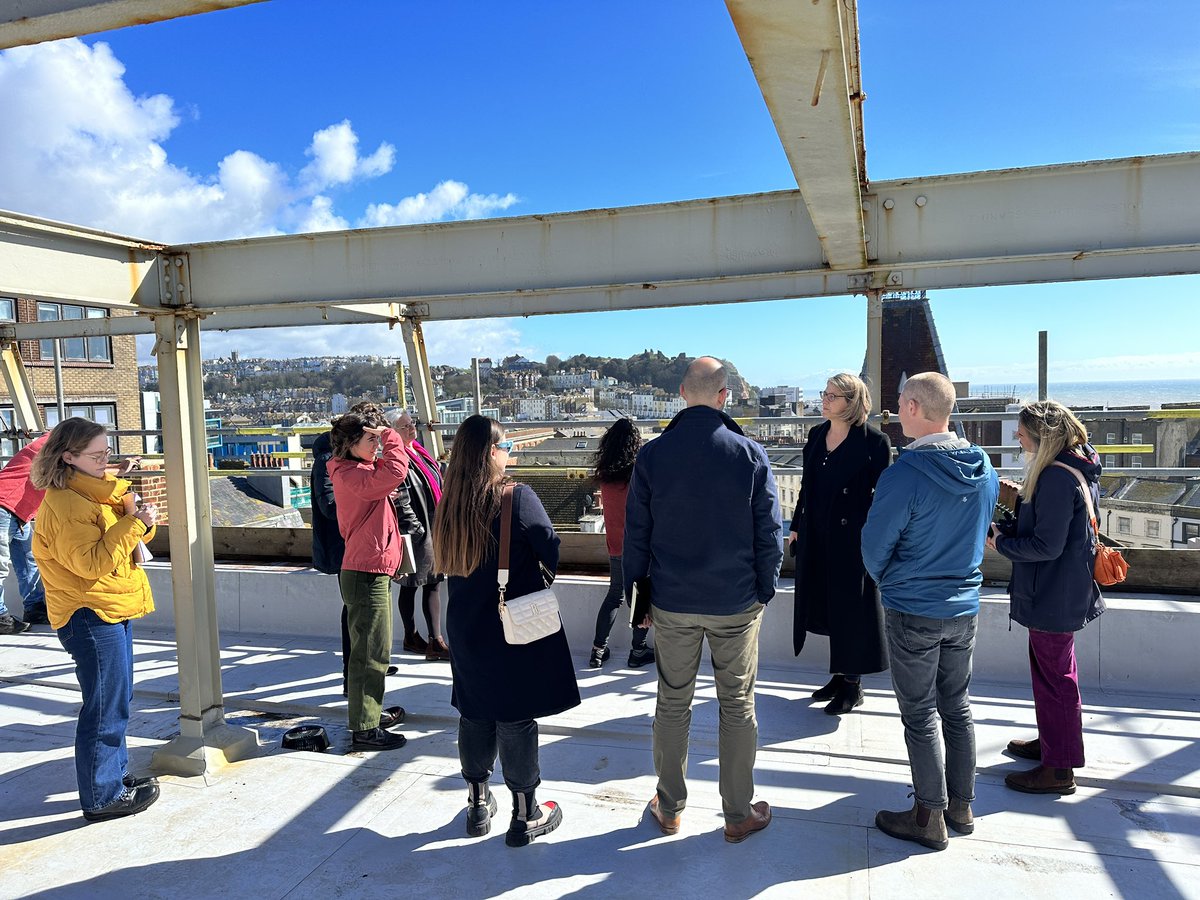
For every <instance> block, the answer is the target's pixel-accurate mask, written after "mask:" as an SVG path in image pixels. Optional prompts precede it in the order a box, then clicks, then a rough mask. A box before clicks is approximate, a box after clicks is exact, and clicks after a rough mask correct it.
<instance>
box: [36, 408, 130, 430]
mask: <svg viewBox="0 0 1200 900" xmlns="http://www.w3.org/2000/svg"><path fill="white" fill-rule="evenodd" d="M66 410H67V418H72V417H75V416H78V417H79V418H81V419H91V420H92V421H93V422H99V423H100V424H101V425H107V426H108V427H109V428H116V427H117V407H116V404H113V403H68V404H67V405H66ZM42 416H43V418H44V419H45V420H46V427H47V428H53V427H54V426H55V425H57V424H58V407H57V406H55V405H52V406H46V407H43V409H42Z"/></svg>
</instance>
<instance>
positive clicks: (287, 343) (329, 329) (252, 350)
mask: <svg viewBox="0 0 1200 900" xmlns="http://www.w3.org/2000/svg"><path fill="white" fill-rule="evenodd" d="M424 333H425V347H426V351H427V352H428V354H429V360H430V362H431V363H432V364H433V365H456V366H465V365H467V364H468V363H469V362H470V361H471V357H472V356H490V357H492V358H493V359H496V358H499V357H503V356H510V355H512V354H514V353H521V354H526V355H528V354H529V353H531V352H532V351H531V349H530V348H529V347H527V346H525V345H524V343H523V338H522V335H521V332H520V331H519V330H518V329H517V328H515V327H513V325H511V324H509V323H508V322H506V321H504V320H501V319H491V320H483V321H470V322H465V321H464V322H458V321H455V322H429V323H427V324H426V325H425V327H424ZM140 343H141V344H144V346H139V348H138V350H139V354H138V355H139V357H140V358H141V361H142V362H143V363H148V362H151V361H152V359H151V357H150V351H151V345H152V343H153V342H152V341H151V340H149V339H146V340H144V341H142V342H140ZM201 347H202V352H203V354H204V356H205V358H208V359H212V358H215V357H221V356H228V355H229V351H230V350H237V351H238V353H239V354H241V355H242V356H243V357H256V356H262V357H276V358H278V357H279V356H280V355H281V352H280V348H282V347H286V348H287V350H286V355H287V356H288V357H293V358H295V357H301V356H352V355H355V354H359V353H373V354H377V355H379V356H397V357H401V358H403V357H405V355H406V354H405V350H404V338H403V336H402V335H401V332H400V329H399V328H393V329H389V328H388V327H387V326H386V325H323V326H319V327H307V328H252V329H246V330H244V331H206V332H205V333H204V335H203V337H202V339H201Z"/></svg>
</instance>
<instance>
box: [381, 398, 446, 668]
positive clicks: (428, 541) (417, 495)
mask: <svg viewBox="0 0 1200 900" xmlns="http://www.w3.org/2000/svg"><path fill="white" fill-rule="evenodd" d="M387 419H388V421H389V422H390V423H391V425H392V427H393V428H395V429H396V431H397V432H398V433H399V434H400V437H402V438H403V439H404V446H405V449H406V450H407V452H408V462H409V465H408V476H407V477H406V478H405V479H404V484H403V485H402V486H401V488H400V494H399V497H398V499H397V503H396V511H397V514H398V515H399V517H400V529H401V531H402V532H403V533H405V534H407V535H409V536H410V537H411V538H412V545H413V568H414V569H415V571H413V572H412V573H410V574H407V575H398V576H396V578H395V581H396V582H397V583H399V585H400V595H399V597H398V598H397V604H398V607H399V610H400V621H401V623H402V624H403V625H404V649H405V651H406V652H408V653H423V654H425V658H426V659H427V660H443V661H444V660H448V659H450V648H449V647H447V646H446V641H445V639H444V638H443V637H442V601H441V597H439V596H438V583H439V582H441V580H442V575H441V574H440V573H439V572H438V571H437V570H436V569H434V567H433V535H432V534H431V529H432V526H433V513H434V509H436V507H437V505H438V503H439V502H440V501H441V499H442V470H441V467H440V466H439V465H438V464H437V460H435V459H434V458H433V456H432V454H430V452H429V451H428V450H426V449H425V448H424V447H423V446H421V443H420V441H418V440H417V426H416V423H414V422H413V420H412V416H410V415H409V414H408V412H407V410H403V409H398V410H392V411H390V412H389V413H388V414H387ZM418 589H419V590H420V591H421V611H422V612H423V613H424V614H425V626H426V628H427V629H428V630H429V640H428V641H426V640H425V639H424V638H422V637H421V634H420V632H418V631H417V622H416V606H417V590H418Z"/></svg>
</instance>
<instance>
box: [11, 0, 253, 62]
mask: <svg viewBox="0 0 1200 900" xmlns="http://www.w3.org/2000/svg"><path fill="white" fill-rule="evenodd" d="M261 2H262V0H7V2H6V3H4V5H3V9H2V10H0V50H3V49H5V48H7V47H19V46H21V45H22V44H40V43H41V42H42V41H56V40H58V39H59V38H66V37H76V36H78V35H81V34H95V33H96V32H99V31H111V30H112V29H114V28H125V27H126V26H128V25H144V24H146V23H147V22H160V21H162V20H164V19H175V18H178V17H180V16H190V15H194V14H196V13H204V12H211V11H213V10H216V9H229V8H232V7H235V6H246V5H247V4H250V3H261Z"/></svg>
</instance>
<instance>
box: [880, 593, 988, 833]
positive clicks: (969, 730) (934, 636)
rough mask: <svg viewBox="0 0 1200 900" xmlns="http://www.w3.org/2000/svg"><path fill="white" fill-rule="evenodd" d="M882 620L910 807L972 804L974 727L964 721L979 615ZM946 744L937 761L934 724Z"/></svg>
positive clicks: (897, 615) (891, 615)
mask: <svg viewBox="0 0 1200 900" xmlns="http://www.w3.org/2000/svg"><path fill="white" fill-rule="evenodd" d="M885 612H886V613H887V636H888V650H889V652H890V653H891V657H892V669H891V671H892V685H893V687H894V688H895V690H896V700H897V702H898V703H899V704H900V720H901V721H902V722H903V723H904V742H905V743H906V744H907V745H908V762H909V765H911V766H912V778H913V791H914V792H915V793H916V796H917V802H918V803H920V804H921V805H922V806H924V807H926V808H928V809H945V808H946V807H947V806H948V805H949V802H948V797H947V791H949V796H950V797H954V798H956V799H958V800H963V801H966V802H967V803H970V802H971V801H972V800H974V799H975V726H974V723H973V722H972V721H971V698H970V696H969V694H968V688H969V687H970V685H971V654H972V653H973V652H974V650H975V626H976V622H977V620H978V616H956V617H954V618H953V619H930V618H926V617H925V616H917V615H913V614H912V613H902V612H897V611H896V610H894V609H887V610H885ZM939 716H940V718H941V732H942V735H943V737H944V739H945V742H946V753H945V759H944V762H943V756H942V742H941V741H940V740H938V718H939Z"/></svg>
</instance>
